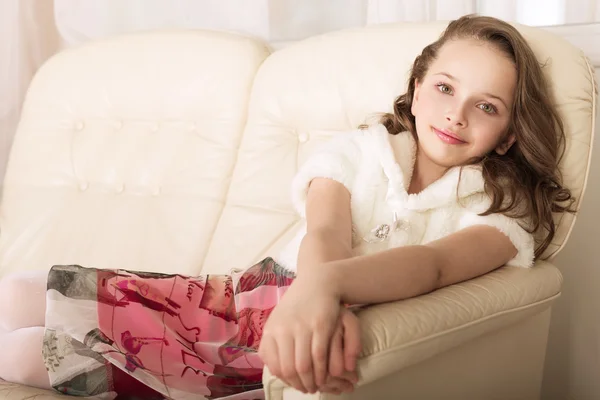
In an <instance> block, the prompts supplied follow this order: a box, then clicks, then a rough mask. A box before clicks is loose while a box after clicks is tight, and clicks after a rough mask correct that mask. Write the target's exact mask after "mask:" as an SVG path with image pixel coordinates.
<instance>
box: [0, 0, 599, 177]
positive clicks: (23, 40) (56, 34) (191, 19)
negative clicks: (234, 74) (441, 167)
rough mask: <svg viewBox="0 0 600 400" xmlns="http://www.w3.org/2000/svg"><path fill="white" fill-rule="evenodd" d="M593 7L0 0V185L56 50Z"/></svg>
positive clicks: (419, 0)
mask: <svg viewBox="0 0 600 400" xmlns="http://www.w3.org/2000/svg"><path fill="white" fill-rule="evenodd" d="M598 3H599V2H598V1H596V0H568V1H567V0H518V1H517V0H438V1H436V0H327V1H323V0H251V1H247V0H203V1H197V0H103V1H93V0H85V1H84V0H1V1H0V37H1V38H2V40H1V41H0V182H1V179H2V178H1V177H3V176H4V170H5V164H6V159H7V156H8V151H9V149H10V144H11V143H12V138H13V135H14V132H15V129H16V124H17V121H18V118H19V111H20V108H21V105H22V102H23V98H24V95H25V91H26V88H27V86H28V84H29V82H30V80H31V78H32V76H33V74H34V73H35V71H36V70H37V69H38V68H39V66H40V65H41V64H42V63H43V62H44V61H45V60H46V59H47V58H48V57H49V56H51V55H52V54H54V53H55V52H56V51H58V50H59V49H60V48H64V47H69V46H75V45H79V44H81V43H83V42H86V41H88V40H91V39H95V38H100V37H104V36H108V35H114V34H118V33H123V32H130V31H140V30H148V29H161V28H205V29H219V30H229V31H236V32H242V33H245V34H249V35H253V36H256V37H258V38H261V39H264V40H267V41H269V42H270V43H272V44H273V46H274V47H277V46H282V45H284V44H285V43H286V42H289V41H294V40H298V39H302V38H305V37H307V36H311V35H316V34H320V33H323V32H327V31H332V30H336V29H343V28H349V27H358V26H364V25H369V24H376V23H386V22H395V21H430V20H450V19H453V18H456V17H458V16H460V15H464V14H467V13H480V14H485V15H492V16H496V17H499V18H502V19H505V20H509V21H516V22H520V23H523V24H528V25H537V26H540V25H561V24H574V23H590V22H597V21H600V6H599V5H598Z"/></svg>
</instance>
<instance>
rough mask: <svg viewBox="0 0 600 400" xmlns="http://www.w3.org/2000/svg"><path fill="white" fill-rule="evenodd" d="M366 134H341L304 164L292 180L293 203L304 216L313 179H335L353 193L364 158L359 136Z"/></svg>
mask: <svg viewBox="0 0 600 400" xmlns="http://www.w3.org/2000/svg"><path fill="white" fill-rule="evenodd" d="M362 135H363V133H362V132H361V131H358V132H356V131H355V132H348V133H340V134H337V135H336V136H335V137H334V138H332V139H330V140H329V141H328V142H327V143H325V145H324V146H322V147H321V148H320V149H319V150H317V151H316V152H315V153H314V154H313V155H311V156H310V157H309V159H308V160H307V161H306V162H305V163H304V164H302V165H301V166H300V169H299V171H298V173H297V174H296V176H295V177H294V180H293V181H292V203H293V205H294V208H295V209H296V211H297V212H298V213H299V214H300V215H301V216H302V217H303V218H304V217H306V196H307V194H308V187H309V185H310V182H311V181H312V180H313V179H315V178H329V179H333V180H334V181H337V182H339V183H341V184H342V185H344V187H346V189H348V191H349V192H350V193H352V187H353V185H354V181H355V180H356V173H357V169H358V166H359V165H360V162H361V159H362V152H361V148H360V146H359V144H358V143H357V138H358V137H359V136H362Z"/></svg>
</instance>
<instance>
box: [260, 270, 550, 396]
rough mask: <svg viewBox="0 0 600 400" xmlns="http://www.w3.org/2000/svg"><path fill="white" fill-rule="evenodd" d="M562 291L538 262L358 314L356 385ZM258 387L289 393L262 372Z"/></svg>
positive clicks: (527, 312) (528, 312) (521, 314)
mask: <svg viewBox="0 0 600 400" xmlns="http://www.w3.org/2000/svg"><path fill="white" fill-rule="evenodd" d="M561 285H562V275H561V274H560V272H559V271H558V269H557V268H556V267H554V266H553V265H552V264H550V263H548V262H543V261H539V262H537V263H536V264H535V266H534V267H533V268H530V269H524V268H516V267H503V268H500V269H498V270H496V271H493V272H491V273H489V274H486V275H484V276H481V277H478V278H475V279H472V280H469V281H466V282H462V283H459V284H456V285H452V286H449V287H446V288H443V289H440V290H437V291H435V292H432V293H429V294H426V295H422V296H418V297H415V298H412V299H407V300H403V301H397V302H391V303H385V304H378V305H375V306H370V307H368V308H365V309H363V310H361V311H359V312H358V315H359V318H360V321H361V327H362V342H363V351H362V353H361V356H360V358H359V360H358V371H359V377H360V380H359V383H358V385H359V386H361V385H364V384H367V383H370V382H373V381H375V380H377V379H380V378H382V377H384V376H387V375H390V374H392V373H394V372H397V371H399V370H401V369H403V368H406V367H408V366H411V365H414V364H417V363H419V362H422V361H424V360H426V359H428V358H430V357H433V356H435V355H437V354H439V353H442V352H444V351H446V350H449V349H452V348H454V347H457V346H459V345H461V344H463V343H466V342H468V341H471V340H473V339H475V338H477V337H479V336H482V335H484V334H486V333H489V332H493V331H496V330H499V329H501V328H502V327H505V326H508V325H510V324H512V323H514V322H517V321H519V320H521V319H523V318H527V317H529V316H532V315H535V314H538V313H540V312H542V311H543V310H545V309H547V308H548V307H550V304H551V303H552V301H553V300H554V299H556V298H557V297H558V296H559V295H560V288H561ZM263 383H264V385H265V391H266V394H267V399H272V400H279V399H282V398H283V392H284V390H286V391H287V390H293V389H292V388H289V387H287V386H286V385H285V384H284V383H283V382H282V381H280V380H279V379H277V378H275V377H273V376H272V375H271V374H270V373H269V371H268V370H267V369H266V368H265V372H264V375H263ZM307 398H309V397H307ZM315 398H317V397H315Z"/></svg>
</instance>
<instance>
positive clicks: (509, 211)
mask: <svg viewBox="0 0 600 400" xmlns="http://www.w3.org/2000/svg"><path fill="white" fill-rule="evenodd" d="M399 51H401V50H399ZM550 99H551V97H550V93H549V90H548V87H547V85H546V82H545V81H544V78H543V74H542V70H541V68H540V65H539V63H538V61H537V60H536V58H535V56H534V54H533V52H532V50H531V49H530V47H529V46H528V44H527V43H526V41H525V40H524V39H523V37H522V36H521V35H520V34H519V33H518V32H517V30H516V29H515V28H514V27H512V26H511V25H509V24H507V23H504V22H502V21H499V20H496V19H493V18H489V17H478V16H466V17H462V18H460V19H458V20H456V21H453V22H452V23H450V24H449V26H448V28H447V29H446V30H445V32H444V33H443V34H442V35H441V37H440V38H439V40H437V41H436V42H434V43H432V44H430V45H429V46H427V47H426V48H425V49H424V50H423V52H422V53H421V54H420V55H419V56H418V57H417V58H416V60H415V61H414V64H413V67H412V72H411V75H410V80H409V82H408V91H407V92H406V93H405V94H403V95H401V96H399V97H398V98H397V99H396V100H395V102H394V104H393V112H392V113H389V114H385V115H383V117H382V119H381V121H380V123H378V124H374V125H372V126H363V127H361V128H360V129H357V130H355V131H352V132H348V133H346V134H341V135H338V136H337V137H336V138H335V139H334V140H332V141H331V142H330V143H328V144H327V145H326V146H325V147H324V148H323V149H322V150H321V151H320V152H318V153H317V154H316V155H314V156H313V157H312V158H310V159H309V160H308V161H307V162H306V163H305V164H304V165H303V166H302V167H301V169H300V171H299V173H298V174H297V176H296V177H295V179H294V181H293V184H292V187H293V202H294V205H295V207H296V209H297V211H298V212H299V213H300V214H301V215H302V216H303V217H305V219H306V229H305V230H303V231H302V232H300V234H299V235H298V237H297V238H296V239H295V240H293V241H292V242H291V243H290V244H289V245H288V246H287V247H286V248H285V249H284V250H283V252H282V254H281V255H280V256H278V257H276V258H275V259H272V258H267V259H265V260H263V261H261V262H259V263H257V264H256V265H253V266H252V267H250V268H248V269H245V270H233V271H232V272H231V275H223V276H221V275H203V276H195V277H190V276H182V275H167V274H156V273H147V272H133V271H126V270H108V269H104V270H103V269H92V268H84V267H80V266H74V265H68V266H54V267H52V269H51V270H50V272H49V274H45V273H44V274H38V273H29V274H27V275H25V274H18V275H14V276H8V277H6V278H5V279H3V280H2V281H1V283H0V286H1V288H0V296H2V298H1V299H0V307H1V308H0V325H1V328H3V330H4V332H3V333H1V334H0V346H1V348H2V352H3V354H4V355H5V357H8V359H7V358H5V359H4V361H5V362H4V363H2V364H0V377H1V378H3V379H5V380H10V381H14V382H19V383H24V384H29V385H34V386H39V387H46V388H54V389H55V390H58V391H60V392H62V393H67V394H72V395H79V396H89V395H96V396H100V397H102V396H104V397H106V398H114V397H115V396H116V395H117V394H122V395H124V396H126V395H127V394H128V393H129V394H135V395H136V396H137V397H138V398H144V399H162V398H169V399H192V398H193V399H197V398H199V397H204V398H210V399H214V398H227V399H254V398H262V397H263V392H262V385H261V374H262V370H263V367H265V366H267V367H268V368H269V369H270V371H271V372H272V373H273V374H274V375H275V376H278V377H280V378H281V379H282V380H284V381H285V382H286V383H288V384H289V385H291V386H293V387H294V388H296V389H298V390H300V391H302V392H311V393H313V392H315V391H317V390H319V391H323V392H330V393H341V392H342V391H348V390H352V389H353V385H354V384H355V383H356V380H357V374H356V371H355V365H356V358H357V356H358V354H359V352H360V337H359V325H358V319H357V318H356V316H355V315H354V314H353V313H352V312H351V311H350V310H351V308H349V307H347V305H349V304H374V303H381V302H388V301H394V300H400V299H406V298H409V297H412V296H417V295H420V294H423V293H427V292H430V291H433V290H436V289H438V288H441V287H444V286H447V285H452V284H454V283H457V282H461V281H464V280H467V279H471V278H474V277H477V276H479V275H482V274H485V273H487V272H490V271H492V270H494V269H496V268H498V267H500V266H503V265H505V264H508V265H513V266H518V267H524V268H527V267H531V266H532V264H533V262H534V259H535V257H536V256H539V255H540V254H542V252H543V251H544V249H545V248H546V247H547V246H548V244H549V243H550V241H551V240H552V237H553V235H554V232H555V223H554V221H553V219H552V213H557V212H566V211H569V209H570V205H571V203H572V197H571V194H570V192H569V191H568V190H567V189H565V188H564V187H563V186H562V184H561V180H560V178H559V175H558V161H559V158H560V154H561V149H562V145H563V143H562V142H563V141H564V139H565V137H564V132H563V126H562V123H561V120H560V118H559V116H558V114H557V111H556V109H555V108H554V106H553V104H552V103H551V100H550ZM534 234H536V235H538V238H541V240H539V241H538V243H537V245H536V243H535V242H534V236H533V235H534ZM284 293H285V296H283V295H284ZM23 294H26V297H25V295H23ZM15 299H17V300H15ZM7 304H11V305H12V307H11V306H7ZM7 360H10V361H9V362H7ZM100 397H99V398H100Z"/></svg>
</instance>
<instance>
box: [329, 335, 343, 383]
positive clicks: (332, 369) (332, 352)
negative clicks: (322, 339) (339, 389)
mask: <svg viewBox="0 0 600 400" xmlns="http://www.w3.org/2000/svg"><path fill="white" fill-rule="evenodd" d="M343 335H344V333H343V328H342V325H341V324H338V327H337V328H336V330H335V333H334V334H333V337H332V338H331V345H330V348H329V375H331V376H335V377H340V376H342V374H343V373H344V349H343V342H344V336H343Z"/></svg>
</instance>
